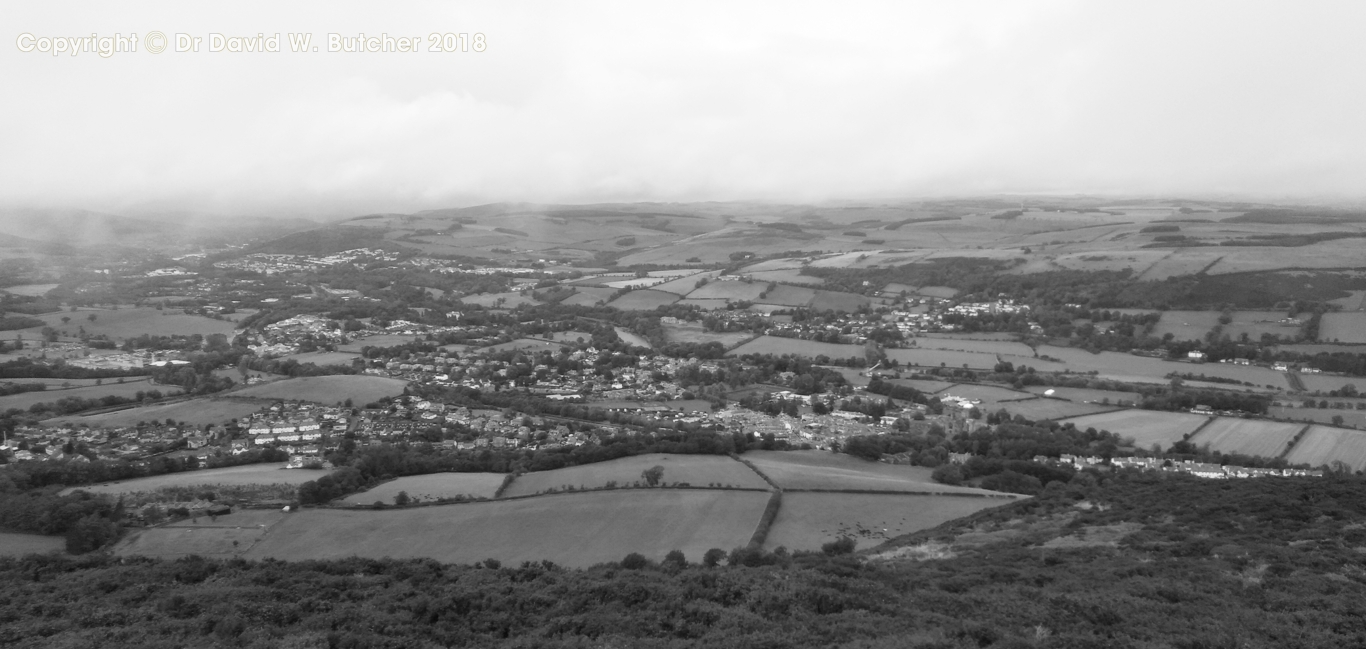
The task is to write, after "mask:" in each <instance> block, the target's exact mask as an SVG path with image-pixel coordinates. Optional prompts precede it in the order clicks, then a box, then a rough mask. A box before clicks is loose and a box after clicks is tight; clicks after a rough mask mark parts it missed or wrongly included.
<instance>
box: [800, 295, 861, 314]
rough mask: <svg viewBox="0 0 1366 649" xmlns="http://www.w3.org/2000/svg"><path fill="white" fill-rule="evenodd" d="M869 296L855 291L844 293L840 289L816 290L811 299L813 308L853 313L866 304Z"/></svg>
mask: <svg viewBox="0 0 1366 649" xmlns="http://www.w3.org/2000/svg"><path fill="white" fill-rule="evenodd" d="M868 303H869V300H868V298H866V297H864V296H862V295H854V294H853V293H842V292H840V291H816V297H814V298H812V299H811V308H812V309H813V310H816V311H844V312H849V313H852V312H854V311H857V310H858V309H859V307H862V306H866V305H867V304H868Z"/></svg>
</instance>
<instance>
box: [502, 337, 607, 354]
mask: <svg viewBox="0 0 1366 649" xmlns="http://www.w3.org/2000/svg"><path fill="white" fill-rule="evenodd" d="M590 339H591V336H590V337H589V338H586V339H585V340H590ZM566 344H568V341H563V342H549V341H545V340H538V339H536V338H518V339H517V340H511V341H508V342H505V343H498V344H497V345H489V346H488V347H483V348H481V349H480V350H479V351H480V352H505V351H510V350H514V349H532V350H535V351H538V352H539V351H545V350H549V351H552V352H553V351H558V350H560V349H561V348H563V347H564V346H565V345H566Z"/></svg>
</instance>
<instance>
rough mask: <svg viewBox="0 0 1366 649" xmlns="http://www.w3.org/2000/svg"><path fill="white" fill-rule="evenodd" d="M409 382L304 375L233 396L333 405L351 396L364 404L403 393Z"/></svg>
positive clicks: (356, 376)
mask: <svg viewBox="0 0 1366 649" xmlns="http://www.w3.org/2000/svg"><path fill="white" fill-rule="evenodd" d="M407 385H408V382H407V381H403V380H400V379H391V378H388V377H384V376H370V375H365V374H352V375H335V376H304V377H300V378H297V379H285V380H284V381H276V382H274V383H265V384H261V385H253V386H251V387H248V388H245V389H242V390H238V391H236V392H233V393H232V396H235V397H261V398H267V399H284V400H286V401H292V400H298V401H313V402H317V403H322V404H329V405H330V404H334V403H342V402H344V401H346V400H347V399H350V400H351V401H352V403H354V404H355V405H356V406H362V405H365V404H367V403H370V402H372V401H377V400H378V399H380V398H381V397H392V396H397V395H400V394H403V389H404V388H405V387H407Z"/></svg>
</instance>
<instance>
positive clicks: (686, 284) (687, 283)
mask: <svg viewBox="0 0 1366 649" xmlns="http://www.w3.org/2000/svg"><path fill="white" fill-rule="evenodd" d="M720 274H721V271H719V270H714V271H708V272H705V273H698V274H696V275H688V276H686V277H680V278H678V279H673V280H669V281H667V282H664V283H663V284H658V285H656V286H653V287H651V288H653V289H654V290H656V291H663V292H665V293H673V294H674V295H687V294H688V293H691V292H693V291H694V290H696V289H697V284H698V282H701V281H702V280H703V279H706V280H707V281H711V280H713V279H716V277H717V276H718V275H720Z"/></svg>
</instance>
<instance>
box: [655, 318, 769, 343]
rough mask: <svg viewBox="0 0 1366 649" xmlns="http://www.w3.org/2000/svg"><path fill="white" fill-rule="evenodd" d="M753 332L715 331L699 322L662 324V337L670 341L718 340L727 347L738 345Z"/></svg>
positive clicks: (699, 341) (695, 341)
mask: <svg viewBox="0 0 1366 649" xmlns="http://www.w3.org/2000/svg"><path fill="white" fill-rule="evenodd" d="M753 337H754V334H752V333H750V332H748V331H732V332H728V333H717V332H714V331H707V330H705V329H703V328H702V325H701V324H700V323H699V324H695V325H694V324H687V325H664V339H665V340H667V341H669V342H671V343H709V342H719V343H721V344H722V345H724V346H725V347H726V348H727V349H730V348H731V347H734V346H736V345H739V344H740V343H742V342H745V341H746V340H749V339H750V338H753Z"/></svg>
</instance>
